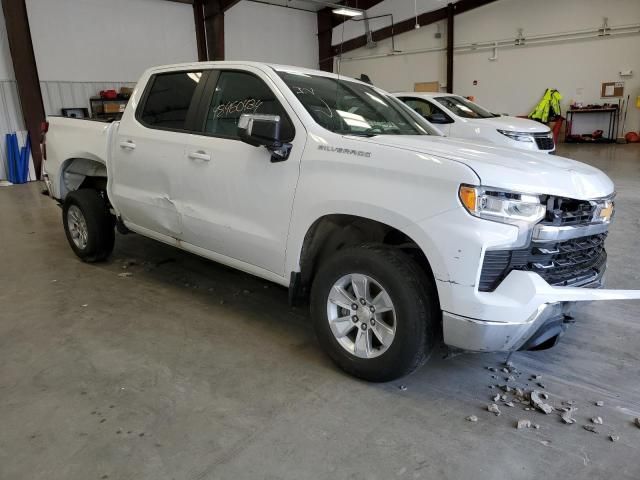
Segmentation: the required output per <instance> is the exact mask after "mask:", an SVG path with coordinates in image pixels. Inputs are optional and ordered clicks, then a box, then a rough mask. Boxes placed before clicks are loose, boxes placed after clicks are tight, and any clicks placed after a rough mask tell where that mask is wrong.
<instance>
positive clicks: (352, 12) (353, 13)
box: [333, 7, 363, 17]
mask: <svg viewBox="0 0 640 480" xmlns="http://www.w3.org/2000/svg"><path fill="white" fill-rule="evenodd" d="M333 13H335V14H336V15H342V16H343V17H359V16H360V15H362V13H363V12H362V10H356V9H354V8H344V7H342V8H335V9H333Z"/></svg>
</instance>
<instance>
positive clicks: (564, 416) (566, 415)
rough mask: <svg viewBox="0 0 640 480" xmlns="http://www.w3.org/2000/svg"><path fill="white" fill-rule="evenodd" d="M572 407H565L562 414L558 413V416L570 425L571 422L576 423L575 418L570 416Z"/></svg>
mask: <svg viewBox="0 0 640 480" xmlns="http://www.w3.org/2000/svg"><path fill="white" fill-rule="evenodd" d="M574 410H575V409H574V408H567V409H566V410H565V411H564V412H563V413H562V415H560V418H561V419H562V421H563V422H564V423H566V424H568V425H571V424H573V423H576V419H575V418H573V417H572V416H571V414H572V413H573V412H574Z"/></svg>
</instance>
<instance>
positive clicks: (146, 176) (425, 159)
mask: <svg viewBox="0 0 640 480" xmlns="http://www.w3.org/2000/svg"><path fill="white" fill-rule="evenodd" d="M44 126H45V127H47V128H46V130H47V131H48V133H46V135H45V137H44V138H43V153H44V156H45V157H46V160H45V161H44V174H45V177H44V178H45V182H46V184H47V188H48V190H49V194H50V196H51V197H52V198H54V199H55V200H57V201H58V202H59V203H60V204H61V205H62V207H63V210H62V211H63V214H62V220H63V225H64V230H65V232H66V236H67V239H68V241H69V245H70V246H71V248H72V249H73V251H74V252H75V253H76V255H77V256H79V257H80V258H81V259H82V260H84V261H86V262H96V261H101V260H105V259H107V258H108V256H109V255H110V253H111V252H112V249H113V246H114V235H115V230H116V227H117V229H118V231H120V232H123V233H124V232H129V231H131V232H135V233H138V234H140V235H144V236H146V237H149V238H152V239H155V240H158V241H160V242H163V243H166V244H169V245H173V246H175V247H177V248H181V249H183V250H186V251H189V252H192V253H195V254H197V255H200V256H203V257H206V258H208V259H211V260H214V261H216V262H220V263H222V264H225V265H228V266H231V267H234V268H237V269H239V270H242V271H244V272H247V273H250V274H253V275H256V276H258V277H261V278H263V279H266V280H269V281H272V282H275V283H277V284H280V285H283V286H285V287H288V289H289V293H290V300H291V301H292V302H300V301H301V302H307V301H308V302H309V304H310V308H311V316H312V319H313V324H314V326H315V331H316V334H317V337H318V340H319V343H320V344H321V346H322V347H323V349H324V350H326V352H327V353H328V354H329V356H330V357H331V358H332V359H333V360H334V361H335V363H336V364H337V365H338V366H340V367H341V368H342V369H344V370H345V371H346V372H348V373H350V374H353V375H355V376H357V377H360V378H363V379H367V380H370V381H388V380H391V379H395V378H398V377H400V376H402V375H406V374H408V373H409V372H411V371H413V370H414V369H416V368H417V367H418V366H420V365H421V364H422V363H423V362H424V361H426V359H427V358H428V357H429V354H430V353H431V351H432V350H433V349H434V345H436V342H438V341H440V339H442V340H443V341H444V343H445V344H446V345H448V346H449V347H451V348H453V349H461V350H465V351H472V352H513V351H517V350H533V349H542V348H546V347H550V346H552V345H554V344H555V343H556V341H557V339H558V338H559V337H560V336H561V334H562V333H563V332H564V331H565V328H566V324H567V322H568V321H569V319H570V318H571V317H570V316H571V311H572V307H573V306H574V304H575V302H580V301H590V300H616V299H632V298H633V299H637V298H640V292H638V291H628V290H627V291H616V290H604V289H598V288H592V287H601V286H602V279H603V274H604V271H605V266H606V261H607V254H606V252H605V248H604V243H605V238H606V236H607V231H608V228H609V225H610V222H611V219H612V217H613V212H614V202H613V198H614V186H613V184H612V182H611V181H610V180H609V178H608V177H607V176H606V175H605V174H603V173H602V172H601V171H599V170H597V169H595V168H593V167H590V166H588V165H584V164H582V163H579V162H576V161H573V160H569V159H566V158H559V157H553V156H549V155H546V154H543V153H537V152H523V151H518V150H515V149H509V148H502V147H492V146H487V145H480V144H475V143H472V142H470V141H467V140H456V139H451V138H445V137H443V136H441V135H440V134H439V133H438V132H437V131H435V130H434V129H433V128H432V127H431V126H430V125H429V123H428V122H426V121H425V120H424V119H423V118H422V117H420V116H419V115H418V114H416V113H415V112H414V111H412V110H411V109H410V108H409V107H407V106H406V105H404V104H403V103H402V102H400V101H399V100H397V99H396V98H394V97H393V96H392V95H390V94H388V93H386V92H384V91H382V90H380V89H378V88H375V87H373V86H371V85H368V84H366V83H363V82H359V81H357V80H353V79H349V78H344V77H342V76H338V75H335V74H332V73H326V72H319V71H314V70H307V69H302V68H296V67H288V66H279V65H270V64H264V63H251V62H210V63H209V62H206V63H190V64H182V65H173V66H163V67H157V68H151V69H149V70H147V71H146V72H145V73H144V74H143V76H142V78H141V79H140V81H139V82H138V84H137V86H136V88H135V90H134V92H133V94H132V96H131V99H130V101H129V103H128V105H127V107H126V109H125V111H124V114H123V116H122V119H121V120H120V121H118V122H113V123H100V122H95V121H87V120H79V119H68V118H56V117H51V118H48V123H46V124H45V125H44Z"/></svg>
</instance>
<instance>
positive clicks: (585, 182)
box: [350, 135, 614, 200]
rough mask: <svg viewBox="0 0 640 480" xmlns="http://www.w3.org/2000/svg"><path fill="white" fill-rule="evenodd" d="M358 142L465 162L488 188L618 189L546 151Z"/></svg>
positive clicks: (441, 140) (424, 140)
mask: <svg viewBox="0 0 640 480" xmlns="http://www.w3.org/2000/svg"><path fill="white" fill-rule="evenodd" d="M350 138H354V137H350ZM358 140H361V141H362V142H364V143H368V144H372V145H379V146H387V147H392V148H400V149H403V150H408V151H412V152H416V153H418V154H423V155H430V156H432V157H440V158H444V159H448V160H452V161H456V162H459V163H463V164H464V165H467V166H468V167H469V168H471V169H472V170H473V171H474V172H475V173H476V175H478V177H479V178H480V182H481V183H482V185H485V186H488V187H497V188H502V189H506V190H513V191H518V192H522V193H532V194H547V195H556V196H561V197H568V198H575V199H578V200H589V199H595V198H601V197H606V196H608V195H611V194H612V193H613V191H614V185H613V182H612V181H611V180H610V179H609V177H607V176H606V175H605V174H604V173H603V172H601V171H600V170H598V169H597V168H594V167H591V166H589V165H586V164H584V163H581V162H577V161H575V160H571V159H569V158H563V157H558V156H556V155H549V154H547V153H538V152H524V151H522V150H516V149H511V148H506V147H498V146H489V145H486V144H481V143H477V142H474V141H470V140H462V139H456V138H450V137H437V136H426V135H425V136H413V135H379V136H376V137H371V138H366V137H364V138H363V137H359V138H358ZM374 155H375V153H374Z"/></svg>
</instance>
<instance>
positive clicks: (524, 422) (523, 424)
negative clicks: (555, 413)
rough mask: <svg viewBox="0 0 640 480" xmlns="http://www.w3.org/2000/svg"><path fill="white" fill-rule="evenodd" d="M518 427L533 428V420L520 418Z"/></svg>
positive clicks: (519, 428)
mask: <svg viewBox="0 0 640 480" xmlns="http://www.w3.org/2000/svg"><path fill="white" fill-rule="evenodd" d="M516 428H517V429H518V430H521V429H523V428H531V420H524V419H523V420H518V423H517V424H516Z"/></svg>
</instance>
